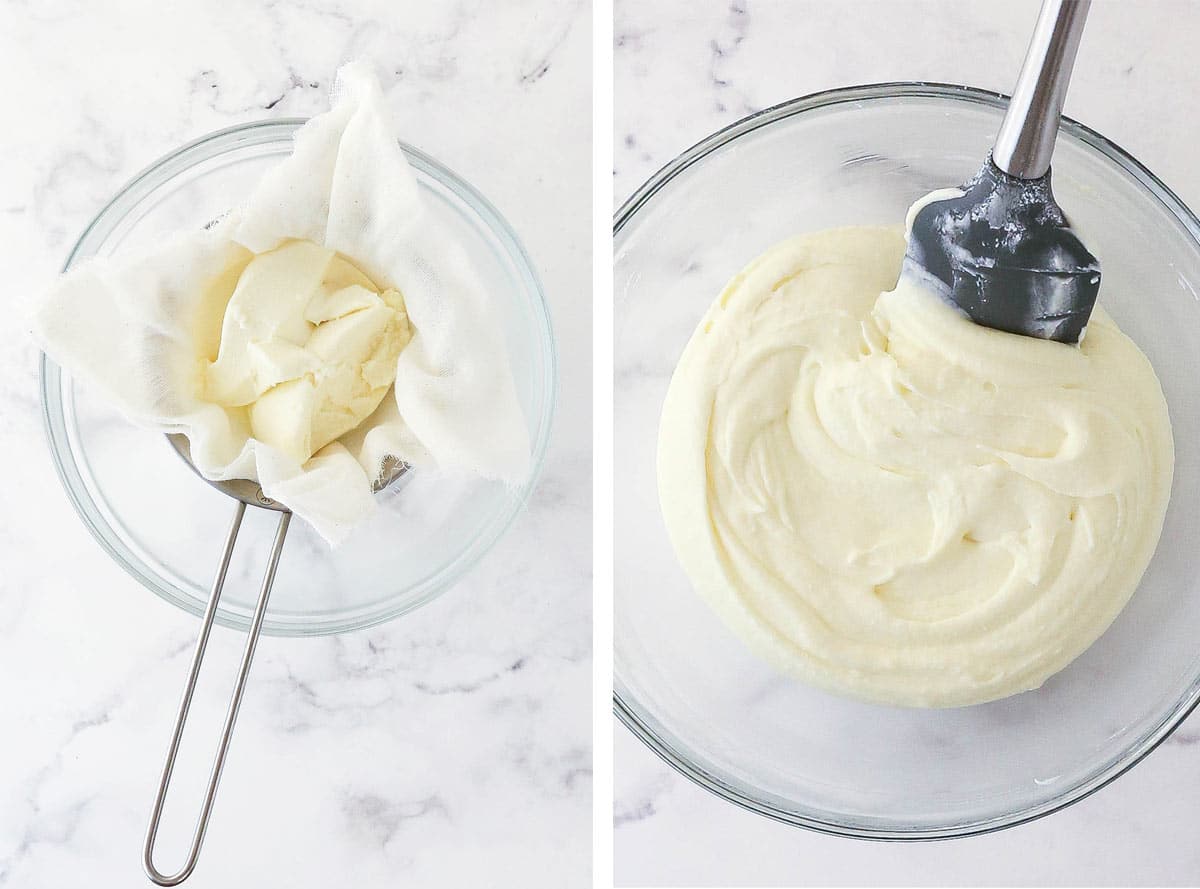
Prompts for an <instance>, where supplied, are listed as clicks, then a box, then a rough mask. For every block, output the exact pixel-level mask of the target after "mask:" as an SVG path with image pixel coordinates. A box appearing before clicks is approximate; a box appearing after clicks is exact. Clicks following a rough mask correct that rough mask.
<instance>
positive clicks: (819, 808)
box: [614, 84, 1200, 839]
mask: <svg viewBox="0 0 1200 889" xmlns="http://www.w3.org/2000/svg"><path fill="white" fill-rule="evenodd" d="M1004 105H1005V100H1004V98H1003V97H1001V96H998V95H995V94H991V93H986V92H982V91H979V90H973V89H969V88H965V87H959V86H942V85H933V84H884V85H875V86H866V87H851V88H847V89H840V90H834V91H831V92H827V93H821V94H818V95H815V96H810V97H807V98H802V99H797V100H794V101H792V102H788V103H786V104H784V105H781V106H779V107H777V108H773V109H770V110H768V111H764V112H762V113H760V114H756V115H754V116H752V117H749V118H747V119H745V120H743V121H740V122H739V123H736V124H734V125H732V126H730V127H729V128H727V129H725V130H723V131H721V132H720V133H717V134H715V135H714V136H712V137H710V138H708V139H706V140H705V141H704V142H702V143H700V144H699V145H697V146H695V147H694V148H692V149H690V150H689V151H687V152H685V153H684V154H683V155H681V156H680V157H679V158H677V159H676V160H675V161H673V162H672V163H671V164H669V165H668V166H667V167H666V168H664V169H663V170H662V171H660V172H659V173H658V174H656V175H655V176H654V177H653V178H652V179H651V180H650V181H648V182H647V183H646V184H645V185H643V186H642V187H641V188H640V189H639V190H638V191H637V193H636V194H634V195H633V196H632V197H631V198H630V199H629V201H627V202H626V204H625V205H624V206H623V207H622V208H621V209H620V211H619V212H618V213H617V215H616V219H615V226H614V236H615V245H614V246H615V257H614V263H615V264H614V275H615V280H614V287H615V294H616V296H615V300H616V306H615V312H616V314H615V340H616V341H615V385H616V388H615V414H614V417H615V436H616V438H615V447H616V453H617V455H618V466H619V469H618V471H617V474H616V481H615V485H616V487H615V491H614V511H615V527H614V546H615V560H616V561H615V591H614V595H615V622H614V669H615V678H614V681H615V708H616V713H617V715H618V716H619V717H620V719H621V720H622V721H623V722H624V723H625V724H626V725H627V726H628V727H629V728H630V729H631V730H632V731H633V732H634V733H635V734H636V735H637V736H638V737H639V738H641V739H642V740H643V741H644V742H645V743H646V744H647V745H648V746H649V747H650V748H651V749H653V750H654V751H655V752H656V753H658V754H659V755H660V756H662V757H663V758H664V759H665V760H666V761H667V762H668V763H670V764H671V765H673V766H674V767H675V768H677V769H678V770H679V771H681V772H682V773H683V774H685V775H687V776H688V777H689V778H691V779H692V780H694V781H696V782H697V783H699V784H701V785H702V786H704V787H706V788H708V789H709V790H711V791H713V792H714V793H716V794H718V795H720V796H722V797H724V798H725V799H727V800H729V801H731V802H734V803H736V804H738V805H741V806H743V807H745V808H748V809H751V810H753V811H757V812H760V813H762V814H764V815H767V816H770V817H773V818H776V819H778V820H780V821H784V822H787V823H791V824H795V825H800V826H804V827H809V828H812V829H815V830H821V831H825V832H830V833H836V834H842V835H847V836H855V837H866V838H876V839H932V838H939V837H950V836H963V835H968V834H974V833H981V832H985V831H989V830H994V829H998V828H1001V827H1007V826H1011V825H1013V824H1017V823H1020V822H1022V821H1027V820H1029V819H1032V818H1036V817H1038V816H1040V815H1044V814H1047V813H1049V812H1052V811H1054V810H1056V809H1059V808H1061V807H1063V806H1065V805H1068V804H1070V803H1072V802H1075V801H1077V800H1079V799H1081V798H1083V797H1084V796H1086V795H1087V794H1089V793H1091V792H1092V791H1094V790H1096V789H1097V788H1099V787H1101V786H1103V785H1104V784H1105V783H1107V782H1108V781H1111V780H1112V779H1113V778H1115V777H1116V776H1118V775H1120V774H1121V773H1122V772H1123V771H1125V770H1126V769H1128V768H1129V767H1130V766H1132V765H1133V764H1134V763H1136V762H1137V761H1138V760H1139V759H1141V758H1142V757H1143V756H1144V755H1145V754H1146V753H1148V752H1149V751H1150V750H1151V749H1153V747H1154V746H1155V745H1156V744H1158V743H1159V742H1160V741H1162V740H1163V738H1165V737H1166V736H1167V735H1168V734H1169V733H1170V732H1171V730H1172V729H1173V728H1174V727H1175V726H1177V725H1178V724H1179V723H1180V722H1181V721H1182V720H1183V719H1184V718H1185V717H1186V715H1187V714H1188V712H1190V711H1191V709H1192V708H1193V707H1194V706H1195V704H1196V702H1197V699H1198V698H1200V645H1198V644H1197V640H1198V639H1200V594H1198V592H1200V591H1198V590H1197V586H1198V581H1200V549H1198V548H1197V547H1196V546H1195V543H1194V540H1193V536H1194V529H1195V528H1196V527H1200V497H1198V496H1197V492H1198V491H1200V453H1197V452H1196V450H1195V449H1194V448H1188V447H1186V446H1184V447H1181V448H1180V449H1179V452H1178V454H1177V457H1176V461H1177V462H1176V470H1175V479H1174V486H1173V491H1172V500H1171V506H1170V508H1169V511H1168V514H1167V518H1166V525H1165V528H1164V530H1163V535H1162V538H1161V541H1160V543H1159V547H1158V550H1157V553H1156V555H1155V557H1154V559H1153V561H1152V562H1151V565H1150V567H1149V570H1148V571H1147V572H1146V575H1145V578H1144V579H1143V581H1142V584H1141V587H1140V588H1139V590H1138V592H1137V593H1136V594H1135V595H1134V597H1133V600H1132V602H1131V603H1130V604H1129V606H1128V607H1127V608H1126V609H1125V611H1124V612H1123V613H1122V614H1121V616H1120V617H1119V618H1118V619H1117V621H1116V623H1115V624H1114V625H1113V626H1112V627H1111V628H1110V629H1109V631H1108V632H1107V633H1106V634H1105V635H1104V636H1102V637H1101V639H1100V640H1099V641H1098V642H1096V644H1095V645H1093V646H1092V648H1091V649H1090V650H1089V651H1088V652H1086V653H1085V654H1084V655H1083V656H1082V657H1081V658H1079V659H1078V660H1077V661H1075V662H1074V663H1073V664H1071V665H1070V666H1069V667H1068V668H1067V669H1066V670H1064V671H1062V672H1061V673H1059V674H1058V675H1056V676H1054V677H1052V678H1051V679H1050V680H1049V681H1048V682H1046V684H1045V685H1044V686H1043V687H1042V688H1040V689H1038V690H1037V691H1033V692H1028V693H1025V694H1021V695H1017V696H1015V697H1012V698H1008V699H1006V700H1002V701H998V702H995V703H991V704H984V705H979V706H975V707H967V708H960V709H954V710H910V709H902V708H890V707H882V706H876V705H870V704H864V703H859V702H855V701H850V700H844V699H841V698H838V697H834V696H831V695H828V694H824V693H821V692H819V691H816V690H814V689H810V688H807V687H805V686H804V685H802V684H800V683H797V682H795V681H792V680H789V679H787V678H785V677H783V676H781V675H780V674H778V673H776V672H775V671H774V670H773V669H772V668H771V667H769V666H768V665H767V664H765V663H764V662H762V661H760V660H759V659H758V658H757V657H756V656H755V655H753V654H752V653H751V652H750V651H749V650H747V649H746V648H745V647H744V646H743V645H742V643H741V642H740V641H739V640H738V639H736V638H735V637H734V636H733V634H732V632H731V631H730V630H729V629H728V628H726V627H725V626H724V625H723V624H722V623H721V622H720V620H718V618H717V617H716V616H715V615H713V614H712V613H711V612H710V611H709V610H708V608H707V607H706V606H705V604H704V603H703V602H702V601H701V599H700V598H699V596H697V595H696V594H695V593H694V592H693V591H692V589H691V588H690V585H689V583H688V581H687V578H686V577H685V575H684V573H683V571H682V569H681V568H680V567H679V565H678V563H677V561H676V559H675V556H674V552H673V551H672V548H671V546H670V543H669V541H668V539H667V536H666V531H665V529H664V527H663V523H662V519H661V517H660V514H659V506H658V499H657V492H656V482H655V469H654V464H655V460H654V457H655V448H656V441H657V433H658V417H659V410H660V408H661V406H662V401H663V396H664V394H665V392H666V387H667V383H668V381H669V380H670V376H671V372H672V370H673V368H674V364H675V361H676V359H677V358H678V356H679V354H680V352H681V351H682V349H683V346H684V344H685V343H686V342H687V339H688V337H689V336H690V335H691V333H692V330H693V329H694V328H695V325H696V323H697V320H698V319H699V318H700V317H701V315H702V314H703V313H704V311H705V310H706V309H707V308H708V306H709V305H710V303H711V302H712V300H713V299H714V298H715V296H716V294H717V293H718V292H720V290H721V288H722V287H723V286H724V285H725V283H726V282H727V281H728V279H729V278H730V277H732V276H733V275H734V274H735V273H736V272H738V271H739V270H740V269H741V268H742V267H743V266H744V265H745V264H746V263H747V262H748V261H749V260H751V259H753V258H754V257H756V256H757V255H759V254H760V253H761V252H762V251H763V250H764V249H766V248H767V247H769V246H771V245H773V244H775V243H778V242H779V241H782V240H784V239H785V238H787V237H790V236H792V235H795V234H797V233H799V232H803V231H814V230H819V229H824V228H831V227H835V226H840V225H859V224H896V223H898V222H900V221H902V220H903V219H904V214H905V210H906V209H907V207H908V206H909V204H910V203H911V202H912V201H913V200H914V199H915V198H917V197H919V196H921V195H922V194H924V193H926V192H928V191H930V190H931V189H933V188H938V187H944V186H947V185H953V184H956V183H960V182H963V181H965V180H966V179H968V178H969V177H970V176H971V175H972V174H974V172H975V171H976V170H977V169H978V166H979V163H980V159H981V158H983V157H985V156H986V154H987V151H988V149H989V148H990V145H991V140H992V139H993V138H994V136H995V133H996V130H997V127H998V125H999V123H1000V119H1001V117H1002V115H1003V108H1004ZM1054 188H1055V193H1056V195H1057V197H1058V200H1059V203H1060V204H1061V205H1062V206H1063V208H1064V209H1065V210H1066V212H1067V213H1068V215H1069V216H1070V217H1071V219H1072V222H1073V224H1074V225H1075V226H1076V227H1077V229H1078V230H1079V231H1080V234H1081V237H1082V238H1083V240H1084V241H1085V242H1086V243H1087V244H1088V245H1089V246H1090V247H1091V248H1092V249H1093V250H1094V252H1095V253H1096V255H1097V256H1098V257H1099V258H1100V261H1101V263H1102V264H1103V268H1104V285H1103V289H1102V291H1101V294H1100V302H1101V303H1102V304H1103V305H1104V306H1105V308H1106V309H1107V310H1108V311H1109V313H1110V314H1111V315H1112V316H1113V317H1114V318H1115V319H1116V321H1117V323H1118V324H1119V325H1120V326H1121V328H1122V330H1124V331H1125V332H1126V333H1128V334H1129V336H1131V337H1132V338H1133V339H1134V340H1135V341H1136V342H1137V343H1138V344H1139V346H1140V347H1141V348H1142V350H1143V351H1144V352H1145V353H1146V354H1147V355H1148V356H1149V357H1150V359H1151V361H1152V362H1153V363H1154V366H1155V368H1156V370H1157V372H1158V374H1159V377H1160V379H1161V382H1162V385H1163V389H1164V391H1165V393H1166V397H1167V403H1168V405H1169V407H1170V411H1171V418H1172V423H1173V426H1174V429H1175V439H1176V441H1177V442H1181V443H1186V442H1189V441H1193V440H1196V436H1198V435H1200V395H1198V394H1197V384H1196V380H1195V374H1194V373H1193V372H1192V366H1193V362H1192V358H1191V356H1194V355H1196V354H1197V353H1198V352H1200V300H1198V299H1197V289H1198V288H1200V222H1198V221H1197V219H1196V217H1195V216H1194V215H1193V214H1192V213H1191V211H1190V210H1188V208H1187V207H1185V206H1184V205H1183V204H1182V202H1181V201H1180V200H1179V199H1178V198H1177V197H1175V195H1173V194H1172V193H1171V192H1170V190H1169V189H1167V188H1166V187H1165V186H1164V185H1163V184H1162V183H1161V182H1159V181H1158V180H1157V179H1156V178H1155V177H1154V176H1153V175H1152V174H1151V173H1150V172H1149V171H1148V170H1146V169H1145V168H1144V167H1143V166H1142V165H1141V164H1139V163H1138V162H1137V161H1136V160H1134V159H1133V158H1132V157H1130V156H1129V155H1128V154H1127V153H1126V152H1124V151H1122V150H1121V149H1120V148H1118V147H1117V146H1115V145H1113V144H1112V143H1111V142H1109V141H1108V140H1106V139H1105V138H1104V137H1102V136H1100V135H1099V134H1097V133H1094V132H1092V131H1091V130H1088V129H1087V128H1085V127H1083V126H1081V125H1079V124H1076V123H1074V122H1071V121H1064V124H1063V131H1062V135H1061V136H1060V138H1059V140H1058V148H1057V152H1056V154H1055V157H1054Z"/></svg>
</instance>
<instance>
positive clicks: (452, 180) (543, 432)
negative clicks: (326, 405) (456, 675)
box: [38, 117, 558, 636]
mask: <svg viewBox="0 0 1200 889" xmlns="http://www.w3.org/2000/svg"><path fill="white" fill-rule="evenodd" d="M307 121H308V119H307V118H301V117H287V118H274V119H266V120H256V121H249V122H246V123H241V124H235V125H233V126H229V127H224V128H222V129H219V130H214V131H212V132H210V133H207V134H205V135H203V136H200V137H199V138H196V139H193V140H192V141H190V142H187V143H185V144H184V145H181V146H179V147H178V148H175V149H173V150H171V151H169V152H167V153H166V154H164V155H162V156H161V157H159V158H158V159H156V160H154V161H153V162H152V163H150V164H148V165H147V166H146V167H144V168H143V169H141V170H140V171H139V172H137V173H136V174H135V175H134V176H132V177H131V178H130V179H129V180H128V181H126V182H125V183H124V184H123V185H122V186H121V187H120V188H118V189H117V191H116V192H115V193H114V194H113V196H112V197H111V198H110V199H109V200H108V201H107V202H106V203H105V204H104V206H103V207H101V209H100V210H99V211H97V213H96V215H95V216H94V217H93V218H92V219H91V221H90V222H89V223H88V224H87V225H86V226H85V227H84V229H83V231H82V232H81V233H80V235H79V237H78V239H77V240H76V241H75V244H74V245H73V246H72V247H71V249H70V251H69V252H68V254H67V258H66V260H65V261H64V263H63V268H62V271H63V272H64V273H65V272H66V271H68V270H69V269H71V268H72V266H73V264H74V263H76V262H77V261H80V259H79V257H80V254H81V252H82V251H84V249H85V247H88V246H91V245H90V241H91V240H92V239H93V238H94V237H95V236H96V233H97V232H102V231H105V229H104V225H105V224H106V223H108V224H111V225H115V224H119V222H120V221H121V220H122V219H124V218H125V216H126V214H127V213H128V212H129V210H131V209H133V208H134V207H136V206H137V205H138V204H139V203H140V202H141V200H142V199H144V198H145V197H146V196H147V195H148V194H150V193H152V192H153V191H155V190H156V189H158V188H160V187H162V186H164V185H166V184H167V183H169V182H170V181H171V180H172V179H173V178H174V177H175V176H176V175H178V174H180V173H182V172H184V171H186V170H188V169H191V168H192V167H193V166H194V165H197V164H202V163H204V162H206V161H209V160H212V159H213V158H216V157H220V156H221V155H223V154H228V153H230V152H234V151H237V150H239V149H242V148H246V147H254V146H258V145H269V144H283V143H285V142H286V143H290V142H291V141H292V137H293V134H294V133H295V132H296V131H297V130H298V129H300V127H302V126H303V125H304V124H305V123H307ZM398 141H399V144H400V147H401V149H402V150H403V152H404V154H405V157H406V158H407V160H408V161H409V163H410V164H411V165H412V166H413V167H414V168H415V169H416V170H417V171H419V172H420V173H423V174H425V175H427V176H429V177H430V178H431V179H433V180H435V181H436V182H437V183H438V184H439V185H440V186H442V187H444V188H446V189H448V190H449V191H450V192H452V193H453V194H454V196H455V197H456V198H458V199H459V200H461V201H462V202H463V203H464V204H465V205H466V207H467V208H469V209H470V211H471V212H472V213H474V214H475V215H476V217H477V218H478V220H479V221H480V222H481V223H482V225H483V227H484V228H486V229H487V230H488V231H489V232H490V234H491V235H492V236H493V237H495V239H496V240H497V242H498V244H499V246H500V248H501V249H502V252H503V253H504V254H505V257H506V259H507V260H508V261H509V262H510V263H511V265H512V268H513V270H514V271H515V273H516V275H517V277H518V278H519V280H520V284H521V289H522V290H523V292H524V293H525V294H526V296H527V298H528V301H529V305H530V311H531V314H532V315H533V316H534V323H535V324H536V326H537V338H538V340H539V341H540V343H541V345H542V356H541V357H542V362H541V364H542V380H541V385H540V391H539V392H538V398H539V400H540V402H541V405H542V410H541V413H540V415H539V416H538V417H537V418H536V419H537V428H536V432H535V434H534V435H533V436H531V440H532V449H531V454H530V470H529V474H528V476H527V477H526V479H525V480H524V481H523V483H522V484H521V485H520V486H519V487H517V488H514V489H513V490H512V491H511V492H510V495H509V496H508V497H507V498H506V500H505V501H504V503H503V507H502V508H501V509H498V510H497V512H496V513H495V514H494V515H493V516H492V517H491V518H489V519H488V520H486V521H485V523H484V524H483V525H482V526H481V528H480V530H479V531H478V532H477V533H476V535H475V536H474V537H472V538H471V540H470V541H469V542H468V543H467V545H466V547H465V549H464V551H463V553H462V554H460V556H459V557H458V558H457V559H456V560H455V561H452V562H448V563H447V564H446V565H444V566H442V567H441V568H439V569H438V570H437V571H436V572H434V573H433V574H432V575H430V576H429V577H427V578H423V579H422V580H421V581H419V582H418V584H417V586H419V587H424V589H423V590H422V591H421V592H420V593H419V594H418V595H415V596H412V597H410V598H408V599H402V600H401V601H399V602H397V601H396V599H397V598H398V596H397V595H393V596H392V597H391V598H389V599H387V600H385V601H383V602H380V603H376V604H375V605H374V606H371V607H365V608H358V609H354V610H350V611H347V612H345V613H343V614H340V615H330V614H328V613H321V614H319V615H316V616H314V617H313V618H311V619H306V620H297V619H295V618H294V617H292V618H290V619H287V620H281V619H279V618H275V619H272V617H271V615H270V613H269V612H268V615H267V618H266V620H265V622H264V624H263V629H262V632H263V633H265V634H267V635H274V636H324V635H331V634H335V633H342V632H350V631H354V630H360V629H365V628H367V627H371V626H376V625H378V624H381V623H384V622H386V621H389V620H392V619H394V618H396V617H399V616H401V615H403V614H406V613H408V612H410V611H413V610H415V609H417V608H419V607H421V606H422V605H426V604H428V603H429V602H431V601H433V600H434V599H436V598H437V597H438V596H440V595H441V594H442V593H444V592H446V591H447V590H448V589H450V588H451V587H453V586H454V585H455V584H456V583H457V582H458V581H459V580H461V579H462V578H463V577H464V576H465V575H466V574H467V573H468V572H469V571H470V570H471V569H472V568H473V567H474V566H475V565H476V564H477V563H478V562H479V561H480V560H481V559H482V558H483V557H484V556H485V555H486V554H487V553H488V552H490V551H491V549H492V547H493V546H494V545H495V544H496V542H497V541H498V540H499V539H500V538H501V537H502V536H503V535H504V534H505V532H507V530H508V529H509V528H510V527H511V525H512V523H513V522H514V521H515V519H516V517H517V516H518V515H519V514H520V513H521V511H522V510H523V509H524V507H525V505H526V504H527V503H528V501H529V497H530V495H531V494H532V492H533V490H534V488H535V487H536V486H537V482H538V480H539V478H540V477H541V474H542V470H543V469H544V466H545V459H546V453H547V450H548V447H549V440H550V434H551V430H552V428H553V423H554V415H555V411H556V407H557V393H558V351H557V344H556V341H555V338H554V328H553V323H552V319H551V314H550V306H549V303H548V301H547V298H546V293H545V290H544V288H543V287H542V284H541V280H540V279H539V276H538V273H537V270H536V267H535V266H534V264H533V260H532V259H531V257H530V256H529V253H528V251H527V250H526V248H525V246H524V244H523V243H522V242H521V239H520V237H519V236H518V235H517V233H516V231H515V230H514V229H513V228H512V226H511V225H510V224H509V223H508V221H507V220H506V219H505V218H504V217H503V216H502V215H501V213H500V211H499V210H497V209H496V207H495V206H494V205H493V204H492V203H491V202H490V201H489V200H488V199H487V198H486V197H484V195H483V194H482V193H481V192H480V191H479V190H478V189H477V188H475V187H474V186H473V185H471V184H470V183H469V182H468V181H467V180H466V179H464V178H463V177H461V176H459V175H458V174H457V173H455V172H454V171H453V170H451V169H450V168H449V167H447V166H446V165H445V164H443V163H441V162H440V161H438V160H436V159H435V158H434V157H432V156H431V155H429V154H426V153H425V152H423V151H421V150H420V149H418V148H416V147H414V146H412V145H409V144H408V143H406V142H404V141H401V140H398ZM103 237H107V233H105V234H104V235H103ZM88 255H91V254H88ZM85 258H86V257H85ZM38 370H39V389H40V402H41V413H42V426H43V430H44V433H45V435H46V441H47V444H48V449H49V451H50V455H51V459H52V462H53V463H54V468H55V471H56V473H57V475H58V478H59V481H60V482H61V483H62V485H63V488H64V490H65V491H66V493H67V497H68V499H69V500H70V501H71V505H72V506H73V507H74V508H75V512H76V514H77V515H78V516H79V518H80V520H81V521H82V522H83V524H84V526H85V527H87V529H88V530H89V531H90V532H91V535H92V537H93V538H94V539H95V540H96V542H97V543H99V544H100V547H101V548H102V549H103V550H104V551H105V552H106V553H107V554H108V555H109V557H110V558H112V559H113V560H114V561H115V562H116V563H117V564H118V565H120V566H121V567H122V568H123V569H124V570H125V571H126V573H128V574H129V575H131V576H132V577H134V579H136V580H137V581H138V582H139V583H141V584H142V586H144V587H146V588H147V589H149V590H150V591H151V592H153V593H155V594H156V595H157V596H159V598H161V599H164V600H165V601H167V602H169V603H170V604H172V605H174V606H176V607H178V608H180V609H182V610H183V611H186V612H188V613H190V614H192V615H194V616H196V617H200V616H202V615H203V613H204V605H205V602H204V601H203V600H198V599H196V598H193V596H191V595H188V594H187V593H185V592H184V591H182V590H180V589H178V588H176V586H175V585H174V584H173V583H171V582H170V581H169V580H168V579H167V578H164V577H162V576H160V575H159V573H158V572H156V571H154V570H153V568H152V567H151V566H148V565H145V564H144V562H143V560H142V559H141V558H140V557H139V556H138V555H137V553H135V552H132V551H129V550H128V549H127V548H126V547H125V546H124V544H123V543H120V542H119V541H118V540H117V539H116V538H115V537H114V535H113V532H112V530H111V526H110V524H109V522H108V521H107V519H105V517H104V515H103V511H102V510H99V509H98V508H97V507H96V505H95V500H94V498H93V497H92V495H91V493H90V492H89V491H88V489H87V485H86V482H84V481H83V475H82V473H81V471H80V468H79V465H78V461H77V460H76V459H75V456H74V454H73V451H72V448H71V445H70V442H69V440H68V439H69V434H70V433H69V432H68V430H67V428H66V412H65V410H64V404H63V399H62V397H61V396H62V385H61V382H62V376H63V374H64V371H63V370H62V369H61V368H60V367H59V366H58V364H56V363H55V362H54V361H53V360H51V359H50V358H49V356H47V355H46V353H45V352H41V351H40V352H39V360H38ZM215 555H216V550H214V566H215ZM216 621H217V623H219V624H221V625H222V626H226V627H230V628H232V629H236V630H240V631H245V630H246V629H248V627H249V625H250V614H249V612H248V611H247V612H246V613H242V611H241V610H236V611H235V610H230V609H229V607H228V606H225V605H222V606H220V607H219V608H218V611H217V616H216Z"/></svg>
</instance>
